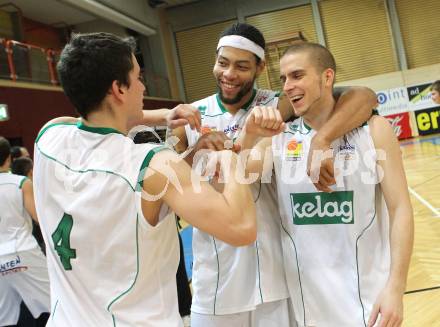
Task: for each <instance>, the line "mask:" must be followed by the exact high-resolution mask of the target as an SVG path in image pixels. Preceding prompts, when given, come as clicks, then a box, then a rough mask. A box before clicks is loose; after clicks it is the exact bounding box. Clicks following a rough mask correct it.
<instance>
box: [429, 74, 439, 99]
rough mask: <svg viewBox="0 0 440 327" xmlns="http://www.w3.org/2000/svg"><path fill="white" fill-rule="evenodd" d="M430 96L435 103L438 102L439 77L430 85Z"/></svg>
mask: <svg viewBox="0 0 440 327" xmlns="http://www.w3.org/2000/svg"><path fill="white" fill-rule="evenodd" d="M431 98H432V101H434V102H435V103H437V104H440V79H438V80H436V81H435V82H434V83H432V85H431Z"/></svg>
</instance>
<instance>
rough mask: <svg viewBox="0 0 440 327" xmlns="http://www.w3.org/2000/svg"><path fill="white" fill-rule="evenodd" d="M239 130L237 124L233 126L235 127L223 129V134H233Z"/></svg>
mask: <svg viewBox="0 0 440 327" xmlns="http://www.w3.org/2000/svg"><path fill="white" fill-rule="evenodd" d="M239 128H240V126H239V125H238V124H235V125H232V126H228V127H226V128H225V129H223V132H224V133H225V134H228V133H235V132H236V131H238V129H239Z"/></svg>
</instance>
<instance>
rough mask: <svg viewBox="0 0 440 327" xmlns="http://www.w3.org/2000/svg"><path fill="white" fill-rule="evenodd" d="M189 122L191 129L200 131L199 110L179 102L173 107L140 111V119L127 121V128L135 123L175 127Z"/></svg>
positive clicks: (135, 124)
mask: <svg viewBox="0 0 440 327" xmlns="http://www.w3.org/2000/svg"><path fill="white" fill-rule="evenodd" d="M186 124H189V126H190V127H191V129H197V130H198V131H200V124H201V116H200V112H199V110H198V109H197V108H196V107H194V106H192V105H189V104H179V105H177V106H176V107H174V108H173V109H150V110H143V111H142V119H141V120H136V121H129V122H128V127H129V128H128V129H131V128H132V127H134V126H137V125H146V126H168V127H170V128H177V127H179V126H185V125H186Z"/></svg>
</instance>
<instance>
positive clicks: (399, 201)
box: [368, 116, 414, 327]
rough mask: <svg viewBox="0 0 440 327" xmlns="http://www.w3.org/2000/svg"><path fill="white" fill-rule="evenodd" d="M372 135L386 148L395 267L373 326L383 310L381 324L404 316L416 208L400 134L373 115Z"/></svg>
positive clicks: (385, 170) (379, 146)
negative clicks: (404, 162) (398, 135)
mask: <svg viewBox="0 0 440 327" xmlns="http://www.w3.org/2000/svg"><path fill="white" fill-rule="evenodd" d="M369 125H370V130H371V135H372V138H373V141H374V144H375V147H376V150H377V151H384V154H385V155H386V159H385V160H380V158H379V161H378V165H379V167H380V168H382V170H383V174H384V176H383V179H382V181H381V183H380V186H381V188H382V191H383V194H384V197H385V202H386V205H387V208H388V211H389V216H390V248H391V268H390V275H389V278H388V281H387V284H386V286H385V288H384V289H383V290H382V292H381V294H380V295H379V298H378V299H377V301H376V303H375V305H374V307H373V311H372V314H371V317H370V320H369V324H368V326H373V325H374V323H375V321H376V320H377V317H378V313H380V316H381V318H380V322H379V324H378V325H377V326H380V327H381V326H400V325H401V323H402V319H403V294H404V292H405V287H406V280H407V275H408V269H409V263H410V258H411V253H412V248H413V241H414V221H413V210H412V207H411V202H410V198H409V193H408V185H407V182H406V177H405V172H404V168H403V162H402V157H401V151H400V147H399V144H398V142H397V139H396V136H395V134H394V132H393V130H392V128H391V126H390V125H389V123H388V121H386V119H385V118H383V117H380V116H373V117H372V118H371V119H370V121H369Z"/></svg>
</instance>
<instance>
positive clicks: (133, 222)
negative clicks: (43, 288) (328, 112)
mask: <svg viewBox="0 0 440 327" xmlns="http://www.w3.org/2000/svg"><path fill="white" fill-rule="evenodd" d="M161 149H164V148H163V147H161V146H158V145H152V144H134V143H133V141H132V140H131V139H129V138H128V137H126V136H124V135H121V134H120V133H119V132H117V131H116V130H113V129H110V128H92V127H87V126H85V125H82V124H54V125H50V126H49V127H48V128H46V129H44V130H43V131H42V132H41V133H40V135H39V136H38V138H37V140H36V144H35V168H34V185H35V200H36V207H37V212H38V215H39V217H40V222H41V229H42V232H43V236H44V239H45V242H46V249H47V261H48V269H49V276H50V282H51V285H50V286H51V302H52V303H51V317H50V319H49V321H48V326H62V327H69V326H72V327H74V326H90V327H94V326H100V327H101V326H103V327H104V326H125V327H128V326H163V327H171V326H172V327H175V326H182V321H181V318H180V316H179V311H178V304H177V289H176V271H177V266H178V262H179V243H178V238H177V229H176V222H175V219H174V216H173V215H172V214H169V209H168V207H167V206H166V205H162V208H161V212H160V218H159V223H158V224H157V225H156V226H154V227H153V226H151V225H150V224H149V223H148V222H147V221H146V219H145V217H144V216H143V214H142V209H141V196H140V192H138V191H139V187H140V183H141V180H142V179H143V176H144V171H145V170H146V169H148V164H149V161H150V160H151V158H152V157H153V155H154V154H155V153H156V152H158V151H160V150H161Z"/></svg>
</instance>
